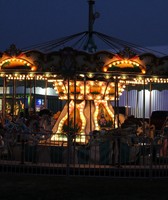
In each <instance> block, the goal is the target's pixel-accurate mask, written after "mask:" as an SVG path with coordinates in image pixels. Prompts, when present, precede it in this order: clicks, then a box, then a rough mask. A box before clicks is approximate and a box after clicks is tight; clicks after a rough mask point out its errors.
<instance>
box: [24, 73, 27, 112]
mask: <svg viewBox="0 0 168 200" xmlns="http://www.w3.org/2000/svg"><path fill="white" fill-rule="evenodd" d="M26 89H27V78H26V75H25V79H24V112H25V109H26Z"/></svg>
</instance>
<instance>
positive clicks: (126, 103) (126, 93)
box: [125, 85, 129, 118]
mask: <svg viewBox="0 0 168 200" xmlns="http://www.w3.org/2000/svg"><path fill="white" fill-rule="evenodd" d="M128 87H129V86H128V85H127V87H126V113H125V114H126V117H127V118H128V114H129V112H128V89H129V88H128Z"/></svg>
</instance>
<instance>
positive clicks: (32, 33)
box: [0, 0, 168, 51]
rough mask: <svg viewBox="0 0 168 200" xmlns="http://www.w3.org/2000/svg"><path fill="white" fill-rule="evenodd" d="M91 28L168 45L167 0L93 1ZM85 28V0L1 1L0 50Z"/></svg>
mask: <svg viewBox="0 0 168 200" xmlns="http://www.w3.org/2000/svg"><path fill="white" fill-rule="evenodd" d="M94 11H95V12H99V13H100V18H98V19H96V21H95V24H94V30H95V31H99V32H102V33H104V34H107V35H110V36H113V37H116V38H119V39H122V40H125V41H127V42H131V43H134V44H138V45H141V46H161V45H168V0H95V7H94ZM87 30H88V1H87V0H0V51H3V50H5V49H7V48H8V47H9V46H10V44H13V43H14V44H16V46H17V47H18V48H24V47H27V46H30V45H34V44H38V43H43V42H46V41H50V40H54V39H57V38H61V37H63V36H68V35H71V34H75V33H78V32H81V31H87Z"/></svg>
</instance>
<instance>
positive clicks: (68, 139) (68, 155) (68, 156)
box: [66, 77, 71, 176]
mask: <svg viewBox="0 0 168 200" xmlns="http://www.w3.org/2000/svg"><path fill="white" fill-rule="evenodd" d="M69 104H70V78H69V77H68V105H67V113H68V132H67V167H66V174H67V176H69V167H70V148H71V146H70V139H71V138H70V137H71V136H70V110H69V109H70V106H69Z"/></svg>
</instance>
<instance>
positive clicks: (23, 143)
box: [20, 75, 27, 164]
mask: <svg viewBox="0 0 168 200" xmlns="http://www.w3.org/2000/svg"><path fill="white" fill-rule="evenodd" d="M26 88H27V78H26V75H25V80H24V114H25V111H26ZM24 161H25V140H24V133H23V137H22V139H21V162H20V164H24Z"/></svg>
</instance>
